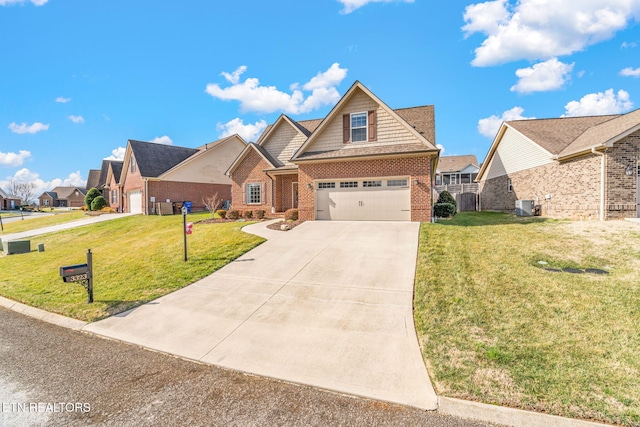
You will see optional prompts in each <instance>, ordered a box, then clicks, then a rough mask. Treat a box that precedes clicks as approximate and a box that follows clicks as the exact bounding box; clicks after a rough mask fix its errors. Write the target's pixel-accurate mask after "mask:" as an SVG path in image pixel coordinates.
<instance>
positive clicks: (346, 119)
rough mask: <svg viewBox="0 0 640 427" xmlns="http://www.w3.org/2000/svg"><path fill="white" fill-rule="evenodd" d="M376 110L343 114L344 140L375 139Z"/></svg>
mask: <svg viewBox="0 0 640 427" xmlns="http://www.w3.org/2000/svg"><path fill="white" fill-rule="evenodd" d="M376 129H377V113H376V110H371V111H361V112H358V113H350V114H343V115H342V142H343V143H345V144H348V143H350V142H365V141H375V140H376V139H377V130H376Z"/></svg>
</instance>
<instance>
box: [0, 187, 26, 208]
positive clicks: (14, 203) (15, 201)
mask: <svg viewBox="0 0 640 427" xmlns="http://www.w3.org/2000/svg"><path fill="white" fill-rule="evenodd" d="M20 205H22V200H20V198H18V197H10V196H9V195H7V193H5V192H4V191H2V189H1V188H0V210H10V209H17V208H18V207H20Z"/></svg>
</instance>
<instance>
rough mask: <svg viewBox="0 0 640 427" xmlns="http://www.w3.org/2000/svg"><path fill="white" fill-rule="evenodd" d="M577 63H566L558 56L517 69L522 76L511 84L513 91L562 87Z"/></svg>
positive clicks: (528, 91)
mask: <svg viewBox="0 0 640 427" xmlns="http://www.w3.org/2000/svg"><path fill="white" fill-rule="evenodd" d="M574 65H575V64H574V63H572V64H565V63H563V62H560V61H558V59H557V58H551V59H550V60H548V61H545V62H540V63H538V64H535V65H534V66H533V67H529V68H520V69H518V70H516V76H517V77H519V78H520V80H518V83H516V84H515V85H514V86H511V91H512V92H519V93H531V92H545V91H548V90H555V89H560V88H561V87H562V86H564V84H565V83H566V82H567V80H569V78H570V74H571V71H572V70H573V66H574Z"/></svg>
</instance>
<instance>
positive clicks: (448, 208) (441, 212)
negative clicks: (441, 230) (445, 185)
mask: <svg viewBox="0 0 640 427" xmlns="http://www.w3.org/2000/svg"><path fill="white" fill-rule="evenodd" d="M457 210H458V205H457V204H456V199H454V198H453V196H452V195H451V193H449V192H448V191H446V190H445V191H443V192H442V193H440V197H438V201H437V202H436V204H435V205H433V213H434V215H435V216H436V217H439V218H450V217H452V216H454V215H455V214H456V212H457Z"/></svg>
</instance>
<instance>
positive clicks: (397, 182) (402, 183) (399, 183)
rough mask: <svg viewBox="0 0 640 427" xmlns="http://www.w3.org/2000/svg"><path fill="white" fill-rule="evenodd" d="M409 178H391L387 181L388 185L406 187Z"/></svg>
mask: <svg viewBox="0 0 640 427" xmlns="http://www.w3.org/2000/svg"><path fill="white" fill-rule="evenodd" d="M406 186H407V180H406V179H390V180H389V181H387V187H406Z"/></svg>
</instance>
